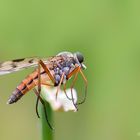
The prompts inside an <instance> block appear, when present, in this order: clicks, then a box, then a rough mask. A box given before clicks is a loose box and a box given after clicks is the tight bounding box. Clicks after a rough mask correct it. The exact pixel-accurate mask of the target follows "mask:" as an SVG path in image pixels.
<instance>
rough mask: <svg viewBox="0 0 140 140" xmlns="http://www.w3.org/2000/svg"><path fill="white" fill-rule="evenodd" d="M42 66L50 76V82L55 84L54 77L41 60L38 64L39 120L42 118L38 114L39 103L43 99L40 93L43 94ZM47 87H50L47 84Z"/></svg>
mask: <svg viewBox="0 0 140 140" xmlns="http://www.w3.org/2000/svg"><path fill="white" fill-rule="evenodd" d="M41 66H42V68H43V69H44V70H45V72H46V74H48V76H49V78H50V80H51V81H52V82H53V83H55V80H54V78H53V76H52V75H51V73H50V71H49V69H48V68H47V66H46V65H45V64H44V63H43V61H42V60H39V62H38V94H37V101H36V114H37V116H38V118H40V116H39V113H38V103H39V99H40V98H41V97H40V92H41V84H42V83H41V75H40V72H41ZM45 85H49V84H47V83H45Z"/></svg>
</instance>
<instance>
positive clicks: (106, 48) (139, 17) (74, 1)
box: [0, 0, 140, 140]
mask: <svg viewBox="0 0 140 140" xmlns="http://www.w3.org/2000/svg"><path fill="white" fill-rule="evenodd" d="M139 5H140V2H139V1H137V0H93V1H91V0H86V1H85V0H71V1H66V0H60V1H57V0H55V1H49V0H47V1H44V0H41V1H39V0H34V1H31V0H24V1H18V0H12V1H10V0H1V1H0V60H1V61H3V60H11V59H15V58H24V57H30V56H40V57H48V56H52V55H55V54H57V53H58V52H61V51H71V52H75V51H80V52H82V53H83V54H84V56H85V64H86V66H87V70H85V71H84V73H85V75H86V77H87V79H88V97H87V100H86V103H85V104H83V105H81V106H80V107H79V111H78V112H77V113H73V112H68V113H62V112H55V113H54V126H55V133H54V135H55V140H65V139H67V140H71V139H74V140H85V139H86V140H139V139H140V109H139V108H140V8H139ZM32 70H33V69H31V70H25V71H21V72H17V73H13V74H10V75H5V76H1V77H0V139H1V140H9V139H11V140H19V139H20V140H39V139H40V124H39V119H38V118H37V116H36V114H35V101H36V98H35V96H34V94H33V92H32V91H31V92H29V93H28V94H27V95H26V96H24V98H22V100H20V101H19V102H18V103H16V104H14V105H6V101H7V99H8V97H9V96H10V94H11V93H12V91H13V90H14V89H15V87H16V86H17V85H18V84H19V83H20V82H21V80H22V79H23V78H24V77H26V75H28V74H29V73H30V72H32ZM76 87H77V88H78V89H81V87H83V81H82V80H81V79H80V78H79V81H77V86H76Z"/></svg>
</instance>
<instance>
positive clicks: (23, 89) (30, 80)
mask: <svg viewBox="0 0 140 140" xmlns="http://www.w3.org/2000/svg"><path fill="white" fill-rule="evenodd" d="M47 78H48V77H47V76H46V74H45V72H41V80H42V81H44V80H47ZM37 85H38V71H37V70H36V71H34V72H33V73H32V74H30V75H28V77H27V78H25V79H24V80H23V81H22V82H21V83H20V84H19V85H18V86H17V88H16V89H15V90H14V91H13V93H12V95H11V96H10V98H9V100H8V102H7V103H8V104H12V103H14V102H17V101H18V100H19V99H20V98H21V97H22V96H23V95H24V94H26V93H27V92H28V91H30V90H31V89H33V88H34V87H35V86H37Z"/></svg>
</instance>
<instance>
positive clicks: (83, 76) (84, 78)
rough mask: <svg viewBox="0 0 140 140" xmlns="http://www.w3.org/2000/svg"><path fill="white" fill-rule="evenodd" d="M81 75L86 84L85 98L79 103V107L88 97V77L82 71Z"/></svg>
mask: <svg viewBox="0 0 140 140" xmlns="http://www.w3.org/2000/svg"><path fill="white" fill-rule="evenodd" d="M80 74H81V75H82V78H83V80H84V83H85V96H84V99H83V100H82V101H81V102H79V103H77V105H80V104H83V103H84V102H85V101H86V97H87V85H88V82H87V79H86V77H85V75H84V73H83V72H82V70H81V69H80Z"/></svg>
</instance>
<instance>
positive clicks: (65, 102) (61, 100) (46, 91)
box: [41, 86, 77, 112]
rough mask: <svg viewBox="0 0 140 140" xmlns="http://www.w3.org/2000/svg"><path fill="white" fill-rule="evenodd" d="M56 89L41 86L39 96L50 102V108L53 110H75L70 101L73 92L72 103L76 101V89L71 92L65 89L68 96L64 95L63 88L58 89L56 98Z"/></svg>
mask: <svg viewBox="0 0 140 140" xmlns="http://www.w3.org/2000/svg"><path fill="white" fill-rule="evenodd" d="M56 91H57V87H53V88H50V87H46V86H42V92H41V96H42V97H43V98H44V100H46V101H47V102H48V103H49V104H50V106H51V107H52V109H53V110H55V111H57V110H62V111H65V112H67V111H74V112H76V111H77V109H76V108H75V106H74V104H73V102H72V94H73V99H74V103H76V102H77V93H76V90H75V89H73V90H72V94H71V89H67V90H66V94H67V96H68V97H67V96H66V94H65V92H64V91H63V90H59V92H58V95H57V99H56ZM68 98H69V99H68Z"/></svg>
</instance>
